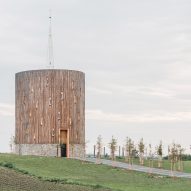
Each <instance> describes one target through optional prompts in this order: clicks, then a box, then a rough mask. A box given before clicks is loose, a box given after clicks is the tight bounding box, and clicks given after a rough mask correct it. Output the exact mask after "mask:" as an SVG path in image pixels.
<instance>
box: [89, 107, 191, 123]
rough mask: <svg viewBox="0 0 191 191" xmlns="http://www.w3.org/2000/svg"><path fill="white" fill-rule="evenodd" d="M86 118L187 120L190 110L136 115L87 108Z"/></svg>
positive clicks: (133, 120)
mask: <svg viewBox="0 0 191 191" xmlns="http://www.w3.org/2000/svg"><path fill="white" fill-rule="evenodd" d="M86 118H87V119H89V120H99V121H107V122H116V123H148V122H178V121H181V122H187V121H191V112H174V113H168V112H158V113H156V112H153V113H147V114H145V113H143V114H137V115H135V114H134V115H131V114H121V113H109V112H103V111H102V110H87V111H86Z"/></svg>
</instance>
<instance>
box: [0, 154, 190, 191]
mask: <svg viewBox="0 0 191 191" xmlns="http://www.w3.org/2000/svg"><path fill="white" fill-rule="evenodd" d="M2 162H6V163H7V162H9V163H12V164H13V165H14V166H15V167H16V168H17V169H19V170H20V171H23V172H26V171H27V172H28V173H29V174H32V175H34V176H35V177H40V178H41V179H49V180H59V181H60V182H64V183H69V184H74V185H77V184H78V185H89V186H92V188H96V187H97V188H99V187H102V188H111V189H112V190H123V191H190V190H191V180H187V179H179V178H177V179H172V178H168V177H164V178H160V177H158V176H152V177H150V176H148V175H147V174H146V173H139V172H134V171H128V170H123V169H117V168H112V167H109V166H105V165H96V164H91V163H82V162H80V161H77V160H71V159H63V158H49V157H32V156H16V155H8V154H0V163H2ZM102 188H101V190H104V189H102Z"/></svg>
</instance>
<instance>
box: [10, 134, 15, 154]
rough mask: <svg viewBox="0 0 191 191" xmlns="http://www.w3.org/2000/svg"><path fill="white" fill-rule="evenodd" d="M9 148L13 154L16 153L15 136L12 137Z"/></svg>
mask: <svg viewBox="0 0 191 191" xmlns="http://www.w3.org/2000/svg"><path fill="white" fill-rule="evenodd" d="M9 146H10V151H11V153H14V152H15V136H11V137H10V141H9Z"/></svg>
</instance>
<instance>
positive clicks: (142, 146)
mask: <svg viewBox="0 0 191 191" xmlns="http://www.w3.org/2000/svg"><path fill="white" fill-rule="evenodd" d="M138 151H139V162H140V165H144V151H145V144H144V142H143V138H141V139H140V141H139V143H138Z"/></svg>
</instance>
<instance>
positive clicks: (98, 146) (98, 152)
mask: <svg viewBox="0 0 191 191" xmlns="http://www.w3.org/2000/svg"><path fill="white" fill-rule="evenodd" d="M102 148H103V144H102V137H101V135H99V136H98V137H97V143H96V149H97V155H96V158H97V162H98V163H99V162H100V159H101V153H102Z"/></svg>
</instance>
